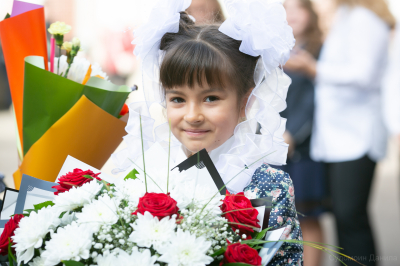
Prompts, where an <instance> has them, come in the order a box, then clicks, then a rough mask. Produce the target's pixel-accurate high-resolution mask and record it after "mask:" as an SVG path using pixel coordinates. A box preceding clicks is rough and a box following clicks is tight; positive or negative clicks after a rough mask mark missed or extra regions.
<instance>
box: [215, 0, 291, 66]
mask: <svg viewBox="0 0 400 266" xmlns="http://www.w3.org/2000/svg"><path fill="white" fill-rule="evenodd" d="M225 5H226V7H227V12H228V14H229V17H228V19H227V20H226V21H225V22H224V23H222V25H221V26H220V28H219V30H220V31H221V32H222V33H224V34H226V35H228V36H229V37H231V38H233V39H235V40H241V41H242V44H241V46H240V49H239V50H240V51H241V52H242V53H245V54H248V55H251V56H261V57H262V61H263V65H264V68H265V70H266V71H268V73H271V72H272V71H273V70H274V69H275V68H276V67H278V66H280V65H284V64H285V63H286V61H287V60H288V59H289V56H290V50H291V49H292V48H293V46H294V44H295V39H294V37H293V30H292V28H291V27H290V26H289V25H288V23H287V21H286V11H285V9H284V7H283V5H282V3H281V1H280V0H225Z"/></svg>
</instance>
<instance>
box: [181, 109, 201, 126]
mask: <svg viewBox="0 0 400 266" xmlns="http://www.w3.org/2000/svg"><path fill="white" fill-rule="evenodd" d="M184 119H185V121H186V122H187V123H189V124H198V123H201V122H203V121H204V115H203V114H202V112H201V108H199V106H197V105H195V104H193V105H191V106H190V107H189V108H188V110H187V113H186V114H185V116H184Z"/></svg>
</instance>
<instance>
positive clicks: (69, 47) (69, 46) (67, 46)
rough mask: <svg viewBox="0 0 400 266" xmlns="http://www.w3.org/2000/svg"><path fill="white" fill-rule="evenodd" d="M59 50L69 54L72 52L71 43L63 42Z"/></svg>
mask: <svg viewBox="0 0 400 266" xmlns="http://www.w3.org/2000/svg"><path fill="white" fill-rule="evenodd" d="M61 49H63V50H65V51H67V52H71V50H72V42H64V43H63V45H62V46H61Z"/></svg>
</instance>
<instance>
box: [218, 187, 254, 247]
mask: <svg viewBox="0 0 400 266" xmlns="http://www.w3.org/2000/svg"><path fill="white" fill-rule="evenodd" d="M243 209H248V210H243ZM221 210H222V212H224V213H225V214H224V215H223V217H225V218H226V219H227V220H228V221H229V222H231V223H240V224H245V225H250V226H252V227H257V228H260V225H259V224H258V223H257V222H258V219H257V215H258V211H257V209H255V208H254V207H253V206H252V205H251V202H250V200H249V199H248V198H246V196H245V195H244V193H243V192H240V193H238V194H230V193H229V192H228V191H227V194H226V196H225V199H224V200H223V203H222V205H221ZM235 210H240V211H235ZM230 226H231V228H232V230H233V231H236V229H239V231H240V234H246V235H247V239H251V235H250V234H251V233H253V232H254V230H253V228H252V227H248V226H244V225H238V224H231V225H230Z"/></svg>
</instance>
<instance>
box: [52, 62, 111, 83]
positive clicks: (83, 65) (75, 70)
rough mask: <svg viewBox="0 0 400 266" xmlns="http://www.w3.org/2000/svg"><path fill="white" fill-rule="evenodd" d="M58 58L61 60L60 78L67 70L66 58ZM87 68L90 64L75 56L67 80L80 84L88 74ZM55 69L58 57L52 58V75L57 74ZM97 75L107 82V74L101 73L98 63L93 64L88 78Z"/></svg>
mask: <svg viewBox="0 0 400 266" xmlns="http://www.w3.org/2000/svg"><path fill="white" fill-rule="evenodd" d="M60 58H61V59H60V69H59V70H58V74H60V75H61V73H63V75H62V76H64V74H65V72H66V71H67V68H68V63H67V57H66V56H65V55H62V56H61V57H60ZM89 66H90V62H89V61H88V60H87V59H86V58H84V57H80V56H76V57H75V58H74V62H73V63H72V65H71V68H70V69H69V72H68V76H67V78H68V79H70V80H73V81H75V82H77V83H82V82H83V80H84V79H85V76H86V73H87V72H88V69H89ZM49 67H50V63H49ZM57 67H58V57H56V58H54V70H53V73H54V74H57ZM97 75H98V76H101V77H103V78H104V79H105V80H108V76H107V74H106V73H105V72H103V71H102V69H101V67H100V65H99V64H98V63H94V64H93V65H92V72H91V73H90V76H91V77H94V76H97Z"/></svg>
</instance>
